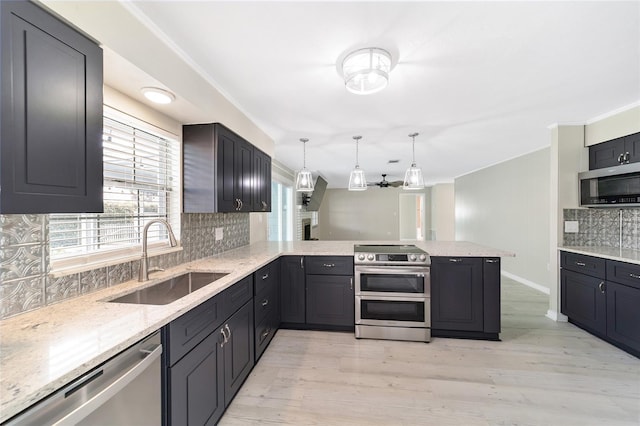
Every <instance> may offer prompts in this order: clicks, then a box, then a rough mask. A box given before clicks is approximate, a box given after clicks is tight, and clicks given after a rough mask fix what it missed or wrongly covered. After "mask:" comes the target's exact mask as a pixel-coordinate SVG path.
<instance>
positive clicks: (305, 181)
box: [296, 138, 313, 192]
mask: <svg viewBox="0 0 640 426" xmlns="http://www.w3.org/2000/svg"><path fill="white" fill-rule="evenodd" d="M300 142H302V153H303V154H302V155H303V157H302V170H300V171H299V172H298V176H297V177H296V191H298V192H313V176H312V175H311V172H310V171H309V170H307V142H309V139H307V138H300Z"/></svg>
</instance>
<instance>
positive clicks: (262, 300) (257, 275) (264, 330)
mask: <svg viewBox="0 0 640 426" xmlns="http://www.w3.org/2000/svg"><path fill="white" fill-rule="evenodd" d="M253 282H254V294H255V296H254V301H253V304H254V308H253V312H254V314H253V315H254V324H255V333H254V339H255V359H256V362H257V360H258V359H259V358H260V356H261V355H262V353H263V352H264V350H265V349H266V348H267V346H268V345H269V343H270V342H271V339H273V336H274V335H275V333H276V331H277V330H278V328H279V326H280V260H274V261H273V262H271V263H269V264H268V265H266V266H264V267H262V268H260V269H258V270H257V271H256V272H254V274H253Z"/></svg>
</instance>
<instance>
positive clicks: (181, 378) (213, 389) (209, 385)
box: [168, 332, 225, 426]
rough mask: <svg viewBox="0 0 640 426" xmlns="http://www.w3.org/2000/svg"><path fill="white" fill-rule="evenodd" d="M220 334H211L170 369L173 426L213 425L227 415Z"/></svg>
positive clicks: (169, 385)
mask: <svg viewBox="0 0 640 426" xmlns="http://www.w3.org/2000/svg"><path fill="white" fill-rule="evenodd" d="M219 336H220V334H219V333H217V332H214V333H211V334H210V335H209V336H208V337H207V338H206V339H204V340H203V341H202V342H201V343H200V344H199V345H198V346H196V347H195V348H194V349H193V350H192V351H191V352H189V353H188V354H187V355H186V356H185V357H184V358H182V359H181V360H180V361H179V362H178V363H177V364H175V365H174V366H173V367H171V368H170V369H169V374H168V392H169V397H168V401H169V418H170V419H171V421H170V424H172V425H189V426H191V425H193V426H201V425H214V424H216V422H217V421H218V420H219V419H220V416H222V413H223V412H224V408H225V403H224V376H223V371H224V369H223V364H222V351H221V350H219V344H218V340H219Z"/></svg>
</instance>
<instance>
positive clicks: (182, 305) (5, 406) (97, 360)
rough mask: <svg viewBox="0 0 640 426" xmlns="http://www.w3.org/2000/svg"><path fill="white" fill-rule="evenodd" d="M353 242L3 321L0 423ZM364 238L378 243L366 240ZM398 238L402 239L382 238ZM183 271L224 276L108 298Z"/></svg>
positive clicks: (112, 291)
mask: <svg viewBox="0 0 640 426" xmlns="http://www.w3.org/2000/svg"><path fill="white" fill-rule="evenodd" d="M357 243H359V242H357V241H303V242H260V243H256V244H252V245H248V246H244V247H240V248H238V249H234V250H230V251H227V252H225V253H222V254H220V255H216V256H212V257H209V258H206V259H202V260H198V261H194V262H191V263H187V264H184V265H181V266H179V267H176V268H173V269H171V270H167V271H164V272H159V273H154V274H153V275H152V276H151V281H149V282H146V283H139V282H137V281H128V282H126V283H123V284H120V285H117V286H114V287H110V288H107V289H104V290H101V291H98V292H95V293H90V294H87V295H83V296H80V297H77V298H75V299H70V300H68V301H65V302H61V303H59V304H56V305H52V306H47V307H45V308H42V309H39V310H36V311H32V312H28V313H25V314H22V315H18V316H15V317H12V318H9V319H6V320H3V321H2V322H0V338H1V340H0V353H1V355H0V357H1V358H0V422H4V421H6V420H7V419H9V418H11V417H13V416H14V415H16V414H18V413H19V412H21V411H22V410H25V409H27V408H28V407H29V406H31V405H32V404H34V403H36V402H38V401H39V400H41V399H42V398H44V397H46V396H47V395H49V394H51V393H52V392H54V391H56V390H57V389H59V388H61V387H62V386H64V385H65V384H67V383H69V382H70V381H73V380H74V379H76V378H77V377H79V376H81V375H82V374H85V373H86V372H88V371H90V370H91V369H93V368H94V367H96V366H98V365H100V364H101V363H103V362H105V361H106V360H108V359H109V358H111V357H113V356H114V355H116V354H118V353H119V352H121V351H122V350H124V349H126V348H128V347H129V346H131V345H132V344H134V343H136V342H138V341H139V340H141V339H143V338H144V337H146V336H148V335H149V334H151V333H153V332H155V331H156V330H159V329H161V328H162V327H164V326H166V325H167V324H169V323H171V322H172V321H174V320H175V319H177V318H179V317H180V316H181V315H183V314H185V313H187V312H189V311H191V310H192V309H194V308H196V307H197V306H199V305H201V304H202V303H203V302H205V301H207V300H209V299H211V298H213V297H214V296H216V295H217V294H219V293H221V292H223V290H226V289H227V288H229V287H231V286H233V285H234V284H236V283H237V282H239V281H240V280H242V279H244V278H245V277H248V276H250V275H251V274H253V273H254V272H256V271H258V270H259V269H260V268H263V267H264V266H265V265H268V264H269V263H270V262H273V261H274V260H277V259H278V258H280V257H281V256H353V254H354V250H353V248H354V244H357ZM366 243H367V244H372V243H378V242H370V241H367V242H366ZM379 243H381V244H401V243H400V242H397V241H395V242H379ZM416 245H417V246H418V247H420V248H421V249H423V250H425V251H426V252H427V253H429V255H431V256H432V257H435V256H438V257H460V258H462V257H480V258H482V257H493V258H499V257H511V256H514V254H513V253H509V252H506V251H503V250H499V249H494V248H490V247H485V246H480V245H476V244H473V243H468V242H439V241H437V242H436V241H428V242H418V243H417V244H416ZM186 271H215V272H226V273H228V275H226V276H224V277H222V278H220V279H218V280H217V281H215V282H214V283H212V284H210V285H208V286H205V287H203V288H201V289H199V290H197V291H194V292H193V293H191V294H188V295H186V296H184V297H182V298H180V299H178V300H176V301H174V302H173V303H170V304H167V305H141V304H122V303H107V302H108V301H109V300H111V299H114V298H116V297H119V296H121V295H123V294H126V293H130V292H132V291H134V290H136V289H138V288H141V287H146V286H149V285H153V284H154V283H156V282H160V281H162V280H164V279H167V278H170V277H173V276H176V275H179V274H181V273H184V272H186Z"/></svg>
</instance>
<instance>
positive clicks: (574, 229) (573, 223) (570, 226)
mask: <svg viewBox="0 0 640 426" xmlns="http://www.w3.org/2000/svg"><path fill="white" fill-rule="evenodd" d="M564 232H566V233H568V234H569V233H570V234H576V233H578V221H577V220H565V221H564Z"/></svg>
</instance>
